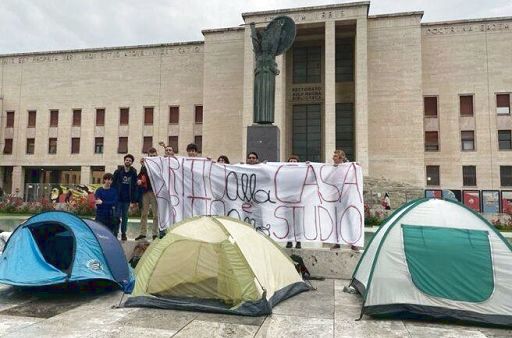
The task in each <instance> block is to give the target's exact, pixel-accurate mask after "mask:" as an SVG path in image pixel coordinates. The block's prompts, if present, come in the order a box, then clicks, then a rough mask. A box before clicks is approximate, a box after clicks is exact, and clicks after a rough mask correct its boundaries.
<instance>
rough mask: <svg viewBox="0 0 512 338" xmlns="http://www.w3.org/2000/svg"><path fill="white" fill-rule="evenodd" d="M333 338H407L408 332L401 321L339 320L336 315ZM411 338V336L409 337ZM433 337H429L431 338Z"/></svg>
mask: <svg viewBox="0 0 512 338" xmlns="http://www.w3.org/2000/svg"><path fill="white" fill-rule="evenodd" d="M334 332H335V337H337V338H338V337H347V338H355V337H379V338H388V337H389V338H391V337H409V336H410V335H409V332H408V331H407V328H406V327H405V325H404V324H403V322H402V321H399V320H396V321H390V320H385V321H384V320H375V319H371V318H370V319H366V317H365V318H363V320H360V321H355V320H353V319H352V320H347V319H345V318H340V317H339V316H338V313H337V314H336V317H335V319H334ZM411 337H413V336H411ZM432 337H434V336H431V337H430V338H432Z"/></svg>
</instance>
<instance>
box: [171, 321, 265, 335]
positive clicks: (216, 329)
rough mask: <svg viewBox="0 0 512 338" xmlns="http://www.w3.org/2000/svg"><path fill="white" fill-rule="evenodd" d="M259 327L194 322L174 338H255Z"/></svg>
mask: <svg viewBox="0 0 512 338" xmlns="http://www.w3.org/2000/svg"><path fill="white" fill-rule="evenodd" d="M257 331H258V327H257V326H254V325H240V324H229V323H217V322H207V321H202V320H193V321H192V322H191V323H190V324H188V325H187V326H185V327H184V328H183V329H182V330H181V331H179V332H178V333H177V334H176V335H175V336H174V337H236V338H245V337H247V338H249V337H251V338H252V337H254V335H255V334H256V332H257Z"/></svg>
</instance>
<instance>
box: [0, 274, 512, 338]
mask: <svg viewBox="0 0 512 338" xmlns="http://www.w3.org/2000/svg"><path fill="white" fill-rule="evenodd" d="M347 284H348V281H346V280H334V279H328V280H324V281H313V285H314V286H315V287H317V290H316V291H311V292H306V293H302V294H300V295H298V296H296V297H293V298H291V299H288V300H286V301H284V302H282V303H281V304H279V305H277V306H276V307H275V308H274V312H273V314H272V315H271V316H267V317H239V316H229V315H219V314H211V313H197V312H183V311H172V310H158V309H146V308H115V306H116V305H117V304H119V301H120V299H121V292H119V291H115V292H110V293H106V294H102V295H91V294H88V295H84V294H76V293H75V294H69V293H67V294H64V295H62V294H47V293H44V292H35V293H34V292H27V291H22V290H19V289H17V288H13V287H10V286H4V285H2V286H0V337H237V338H239V337H240V338H242V337H415V338H416V337H428V338H430V337H436V338H441V337H465V338H471V337H511V336H512V330H505V329H497V328H481V327H477V326H463V325H452V324H446V323H433V322H419V321H400V320H375V319H372V318H370V317H367V316H365V317H363V320H361V321H355V319H357V318H358V317H359V313H360V309H361V298H360V297H359V296H358V295H354V294H348V293H344V292H343V287H344V286H345V285H347ZM113 307H114V308H113Z"/></svg>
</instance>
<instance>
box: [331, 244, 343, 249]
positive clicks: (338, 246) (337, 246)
mask: <svg viewBox="0 0 512 338" xmlns="http://www.w3.org/2000/svg"><path fill="white" fill-rule="evenodd" d="M339 248H341V246H340V245H339V244H334V245H333V246H332V247H331V250H336V249H339Z"/></svg>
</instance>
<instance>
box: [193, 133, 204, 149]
mask: <svg viewBox="0 0 512 338" xmlns="http://www.w3.org/2000/svg"><path fill="white" fill-rule="evenodd" d="M194 143H195V144H196V146H197V152H198V153H202V152H203V137H202V136H195V137H194Z"/></svg>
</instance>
